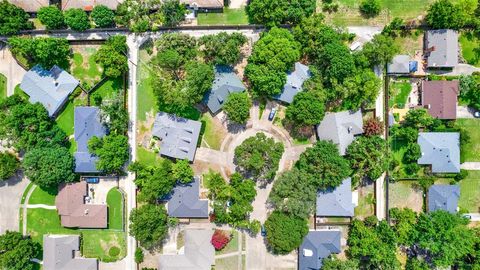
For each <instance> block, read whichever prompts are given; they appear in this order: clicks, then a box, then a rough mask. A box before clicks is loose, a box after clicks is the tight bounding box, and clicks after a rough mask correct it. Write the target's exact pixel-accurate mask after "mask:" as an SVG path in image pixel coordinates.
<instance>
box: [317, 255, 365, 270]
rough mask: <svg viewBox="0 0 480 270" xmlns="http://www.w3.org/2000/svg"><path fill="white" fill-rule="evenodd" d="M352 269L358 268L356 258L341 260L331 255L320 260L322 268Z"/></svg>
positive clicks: (325, 269)
mask: <svg viewBox="0 0 480 270" xmlns="http://www.w3.org/2000/svg"><path fill="white" fill-rule="evenodd" d="M354 269H359V266H358V261H357V260H346V261H343V260H340V259H338V258H337V257H335V256H332V255H330V256H329V257H327V258H325V259H323V260H322V270H354Z"/></svg>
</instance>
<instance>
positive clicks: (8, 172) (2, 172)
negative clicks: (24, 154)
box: [0, 152, 20, 180]
mask: <svg viewBox="0 0 480 270" xmlns="http://www.w3.org/2000/svg"><path fill="white" fill-rule="evenodd" d="M19 167H20V162H19V161H18V159H17V157H16V156H15V155H14V154H12V153H9V152H0V180H7V179H8V178H10V177H12V176H13V175H14V174H15V172H16V171H17V170H18V168H19Z"/></svg>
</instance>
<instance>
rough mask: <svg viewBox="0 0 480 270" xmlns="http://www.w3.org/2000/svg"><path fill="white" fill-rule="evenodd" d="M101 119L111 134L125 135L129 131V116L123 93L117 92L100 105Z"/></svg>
mask: <svg viewBox="0 0 480 270" xmlns="http://www.w3.org/2000/svg"><path fill="white" fill-rule="evenodd" d="M100 109H101V113H100V120H101V122H102V123H103V124H104V125H105V126H106V127H107V128H108V130H109V132H110V134H116V135H123V134H126V133H127V131H128V123H129V116H128V112H127V109H126V108H125V102H124V97H123V93H116V94H115V95H114V96H113V97H112V98H111V99H109V100H106V101H103V102H102V104H101V105H100Z"/></svg>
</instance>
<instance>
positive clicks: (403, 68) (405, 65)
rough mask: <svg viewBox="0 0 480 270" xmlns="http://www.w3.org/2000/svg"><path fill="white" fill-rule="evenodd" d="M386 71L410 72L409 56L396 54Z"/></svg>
mask: <svg viewBox="0 0 480 270" xmlns="http://www.w3.org/2000/svg"><path fill="white" fill-rule="evenodd" d="M387 72H388V73H390V74H409V73H410V56H408V55H397V56H395V57H394V58H393V60H392V62H391V63H390V64H388V67H387Z"/></svg>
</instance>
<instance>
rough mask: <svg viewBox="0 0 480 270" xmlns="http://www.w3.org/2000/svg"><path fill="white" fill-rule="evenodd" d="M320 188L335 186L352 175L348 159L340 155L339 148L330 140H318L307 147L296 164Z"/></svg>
mask: <svg viewBox="0 0 480 270" xmlns="http://www.w3.org/2000/svg"><path fill="white" fill-rule="evenodd" d="M295 167H297V168H298V169H299V170H300V171H302V172H304V173H305V174H306V176H307V177H309V178H310V179H311V180H310V181H311V182H312V183H313V184H314V185H315V187H317V188H319V189H328V188H335V187H337V186H339V185H340V184H341V183H342V181H343V180H344V179H345V178H347V177H348V176H349V175H350V172H351V169H350V164H349V163H348V160H346V159H345V158H344V157H342V156H340V153H339V151H338V148H337V146H336V145H335V144H333V143H331V142H329V141H317V142H316V143H315V145H314V146H313V147H310V148H307V150H306V151H305V152H303V153H302V154H301V155H300V159H299V160H298V161H297V163H296V164H295Z"/></svg>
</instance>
